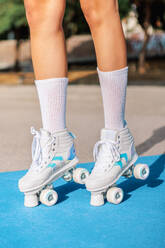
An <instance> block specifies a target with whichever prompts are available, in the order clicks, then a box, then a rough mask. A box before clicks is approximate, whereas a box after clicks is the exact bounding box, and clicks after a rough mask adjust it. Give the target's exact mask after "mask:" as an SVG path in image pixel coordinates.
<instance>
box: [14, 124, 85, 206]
mask: <svg viewBox="0 0 165 248" xmlns="http://www.w3.org/2000/svg"><path fill="white" fill-rule="evenodd" d="M31 133H32V134H33V135H34V138H33V143H32V164H31V166H30V169H29V170H28V172H27V173H26V174H25V176H23V177H22V178H21V179H20V180H19V183H18V187H19V189H20V191H21V192H23V193H24V205H25V206H26V207H35V206H37V205H38V204H39V202H41V203H43V204H45V205H47V206H52V205H54V204H56V202H57V200H58V194H57V192H56V191H55V190H54V189H53V185H52V183H53V182H54V181H56V180H57V179H58V178H60V177H63V179H64V180H65V181H67V182H69V181H71V180H72V179H73V180H74V181H75V182H77V183H80V184H84V183H85V179H86V177H87V176H88V174H89V173H88V171H87V170H85V169H83V168H77V169H76V168H75V167H76V165H77V163H78V158H77V157H76V153H75V149H74V142H73V140H74V138H75V137H74V135H73V134H72V133H70V132H68V130H67V129H64V130H62V131H57V132H55V133H53V134H51V133H49V132H48V131H46V130H44V129H40V131H36V130H35V129H34V128H32V129H31Z"/></svg>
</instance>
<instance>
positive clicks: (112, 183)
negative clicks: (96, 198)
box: [87, 154, 138, 193]
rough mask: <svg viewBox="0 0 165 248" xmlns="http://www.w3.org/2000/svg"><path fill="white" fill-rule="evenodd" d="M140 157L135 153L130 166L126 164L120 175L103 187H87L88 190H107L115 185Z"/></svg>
mask: <svg viewBox="0 0 165 248" xmlns="http://www.w3.org/2000/svg"><path fill="white" fill-rule="evenodd" d="M137 159H138V155H137V154H135V155H134V158H133V159H132V160H131V161H130V162H129V164H128V166H126V167H125V168H124V169H123V170H122V171H121V173H119V175H118V176H117V177H116V178H115V179H114V180H113V181H112V182H111V183H110V184H107V185H106V186H103V187H100V188H95V189H94V190H93V189H90V188H87V190H88V191H90V192H95V193H97V192H106V191H107V189H108V188H110V187H111V186H112V185H114V184H115V183H116V182H117V181H118V180H119V178H120V177H121V176H123V174H124V173H125V172H126V171H127V170H128V169H129V168H131V167H132V166H133V164H134V163H135V162H136V161H137Z"/></svg>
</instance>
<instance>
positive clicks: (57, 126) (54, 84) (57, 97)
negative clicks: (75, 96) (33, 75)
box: [35, 78, 68, 133]
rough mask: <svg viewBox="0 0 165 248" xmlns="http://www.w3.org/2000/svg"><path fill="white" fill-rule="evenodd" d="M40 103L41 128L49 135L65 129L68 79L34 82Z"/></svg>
mask: <svg viewBox="0 0 165 248" xmlns="http://www.w3.org/2000/svg"><path fill="white" fill-rule="evenodd" d="M35 84H36V87H37V92H38V96H39V101H40V108H41V115H42V124H43V128H44V129H45V130H47V131H49V132H51V133H53V132H55V131H58V130H62V129H64V128H66V120H65V114H66V93H67V85H68V78H50V79H45V80H35Z"/></svg>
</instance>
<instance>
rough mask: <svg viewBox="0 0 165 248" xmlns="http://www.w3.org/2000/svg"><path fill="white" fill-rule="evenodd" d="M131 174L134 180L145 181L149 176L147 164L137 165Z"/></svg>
mask: <svg viewBox="0 0 165 248" xmlns="http://www.w3.org/2000/svg"><path fill="white" fill-rule="evenodd" d="M133 173H134V177H135V178H136V179H141V180H145V179H147V177H148V176H149V173H150V169H149V167H148V165H147V164H137V165H136V166H135V168H134V172H133Z"/></svg>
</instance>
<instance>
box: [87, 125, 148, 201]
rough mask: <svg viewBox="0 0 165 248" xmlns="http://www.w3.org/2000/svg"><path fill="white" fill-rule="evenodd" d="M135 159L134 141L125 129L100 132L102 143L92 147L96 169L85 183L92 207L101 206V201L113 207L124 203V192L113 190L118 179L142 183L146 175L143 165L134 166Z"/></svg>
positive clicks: (117, 189) (145, 168)
mask: <svg viewBox="0 0 165 248" xmlns="http://www.w3.org/2000/svg"><path fill="white" fill-rule="evenodd" d="M137 158H138V155H137V153H136V151H135V146H134V139H133V137H132V135H131V133H130V131H129V129H128V127H127V126H125V127H124V128H123V129H121V130H120V131H116V130H110V129H102V130H101V140H100V141H98V142H97V143H96V144H95V147H94V159H95V161H96V162H95V166H94V168H93V170H92V172H91V174H90V176H89V177H88V178H87V180H86V188H87V190H88V191H90V192H91V202H90V203H91V205H93V206H101V205H103V204H104V198H107V200H108V201H109V202H111V203H113V204H119V203H120V202H121V201H122V200H123V196H124V193H123V190H122V189H120V188H118V187H116V185H115V183H116V181H117V180H118V179H119V178H120V177H121V176H125V177H127V178H128V177H131V176H132V174H134V176H135V178H137V179H142V180H145V179H146V178H147V177H148V175H149V167H148V165H146V164H138V165H136V166H134V163H135V162H136V160H137Z"/></svg>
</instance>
